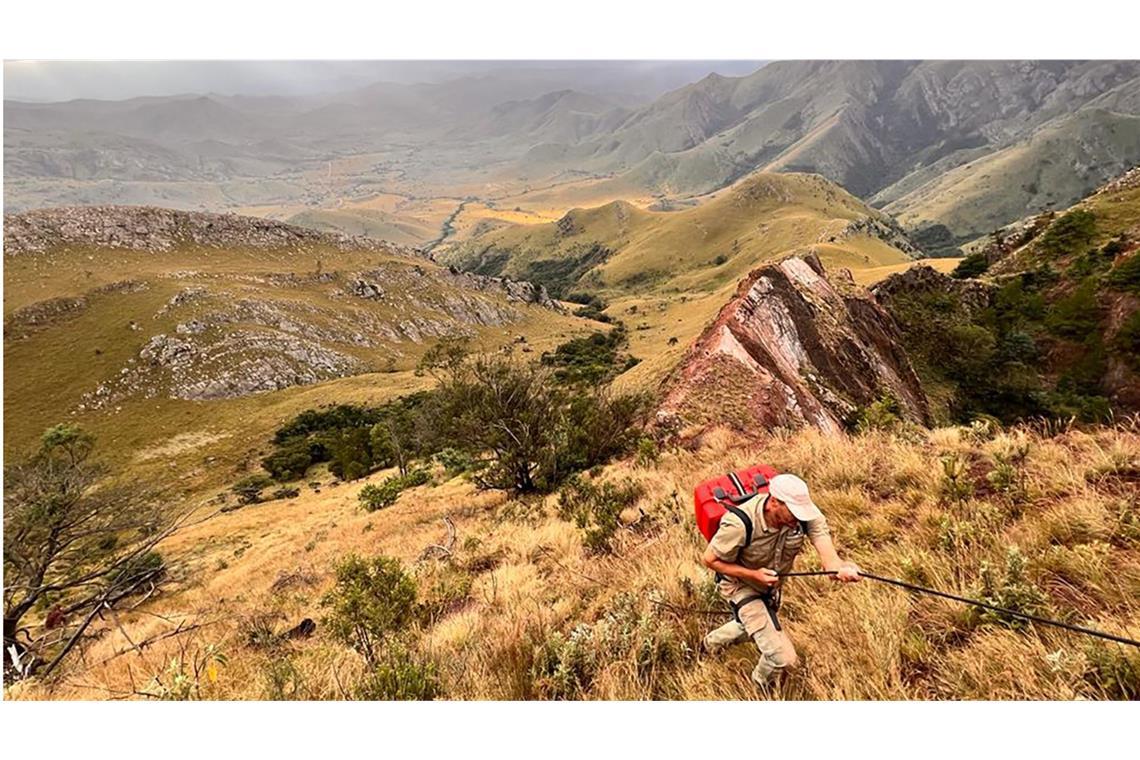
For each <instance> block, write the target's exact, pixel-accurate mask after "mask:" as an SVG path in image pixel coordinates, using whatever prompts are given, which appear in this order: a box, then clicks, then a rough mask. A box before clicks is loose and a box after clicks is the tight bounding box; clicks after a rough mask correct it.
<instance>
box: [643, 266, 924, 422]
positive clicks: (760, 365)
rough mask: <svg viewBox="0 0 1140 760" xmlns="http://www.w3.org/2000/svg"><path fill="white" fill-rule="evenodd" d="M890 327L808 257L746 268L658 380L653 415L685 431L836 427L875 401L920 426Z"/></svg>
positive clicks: (851, 288) (864, 296)
mask: <svg viewBox="0 0 1140 760" xmlns="http://www.w3.org/2000/svg"><path fill="white" fill-rule="evenodd" d="M900 337H901V336H900V334H899V331H898V327H897V325H896V324H895V322H894V320H893V319H892V318H891V316H890V315H889V314H888V313H887V312H886V311H885V310H884V309H883V308H882V307H881V306H880V305H879V304H878V303H877V302H876V301H875V299H874V298H873V297H872V296H871V295H870V294H869V293H867V292H866V291H864V290H862V289H860V288H858V287H856V286H855V284H854V282H853V281H852V280H851V278H850V273H848V272H847V271H846V270H839V271H838V272H836V273H835V274H833V275H832V276H831V278H830V279H829V278H828V276H827V275H826V274H825V272H824V269H823V266H822V264H821V263H820V261H819V259H818V258H817V257H816V256H814V255H808V256H804V257H793V258H788V259H785V260H783V261H781V262H779V263H776V264H771V265H767V266H764V267H761V268H759V269H756V270H754V271H753V272H752V273H751V274H749V275H748V277H746V278H745V279H744V280H743V281H742V282H741V283H740V285H739V287H738V288H737V291H736V294H735V296H734V297H733V298H732V300H730V301H729V302H728V303H727V304H726V305H725V306H724V307H723V308H722V309H721V311H720V313H719V314H718V315H717V317H716V319H715V320H714V321H713V322H712V324H711V325H710V326H709V327H708V328H706V329H705V331H704V333H703V334H702V335H701V336H700V338H698V339H697V341H696V343H695V344H694V345H693V346H692V347H691V348H690V349H689V351H688V352H687V354H686V356H685V358H684V359H683V360H682V362H681V364H680V365H679V367H678V368H677V369H676V370H675V371H674V372H673V373H672V375H671V376H670V377H669V378H668V379H667V380H666V381H665V389H664V390H665V394H664V395H665V401H664V403H663V405H662V409H663V411H664V412H665V413H666V414H675V415H677V416H679V417H680V418H681V419H682V420H683V421H684V422H685V423H688V424H698V425H706V424H727V425H729V426H730V427H734V428H737V429H740V430H742V431H745V432H754V431H756V430H760V429H764V428H772V427H800V426H813V427H817V428H820V429H822V430H824V431H826V432H838V431H840V430H842V429H843V425H844V420H845V419H846V418H847V417H848V416H849V415H850V414H851V413H852V412H853V411H854V410H855V409H856V408H858V407H860V406H864V405H866V404H870V403H872V402H874V401H876V400H878V399H879V398H881V397H882V396H883V395H884V394H887V393H889V394H891V395H892V396H893V397H894V398H896V399H897V400H898V402H899V405H900V407H901V409H902V412H903V414H904V415H905V416H906V417H908V418H910V419H913V420H916V421H926V420H927V418H928V414H929V412H928V404H927V399H926V396H925V394H924V392H923V389H922V386H921V384H920V383H919V380H918V377H917V376H916V375H915V373H914V370H913V368H912V367H911V365H910V361H909V360H908V359H907V356H906V353H905V352H904V351H903V349H902V348H901V344H900Z"/></svg>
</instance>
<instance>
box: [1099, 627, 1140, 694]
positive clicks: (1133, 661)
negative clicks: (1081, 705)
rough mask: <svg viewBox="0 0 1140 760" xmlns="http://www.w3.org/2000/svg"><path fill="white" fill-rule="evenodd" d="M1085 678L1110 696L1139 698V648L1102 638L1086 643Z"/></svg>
mask: <svg viewBox="0 0 1140 760" xmlns="http://www.w3.org/2000/svg"><path fill="white" fill-rule="evenodd" d="M1085 658H1086V660H1087V661H1088V668H1087V669H1086V671H1085V681H1086V682H1088V683H1089V684H1090V685H1092V686H1094V687H1096V689H1097V690H1098V691H1099V692H1101V693H1102V694H1103V695H1104V696H1105V697H1107V698H1109V699H1120V700H1123V699H1127V700H1136V699H1140V650H1137V649H1134V648H1130V647H1125V646H1120V645H1119V644H1109V643H1101V642H1099V641H1098V642H1089V643H1088V644H1087V645H1086V647H1085Z"/></svg>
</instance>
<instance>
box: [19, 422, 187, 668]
mask: <svg viewBox="0 0 1140 760" xmlns="http://www.w3.org/2000/svg"><path fill="white" fill-rule="evenodd" d="M94 445H95V442H94V439H93V438H92V437H91V436H90V435H87V434H86V433H84V432H83V431H82V430H81V429H79V428H77V427H74V426H70V425H56V426H55V427H53V428H51V429H49V430H48V431H47V432H45V433H44V435H43V438H42V439H41V444H40V448H39V450H38V451H37V452H36V453H35V454H34V455H33V456H31V457H30V458H29V459H27V460H26V461H23V462H20V463H18V464H16V465H13V466H10V467H8V468H6V469H5V472H4V664H5V668H6V669H7V670H8V671H9V672H10V673H12V674H13V675H15V676H16V677H22V676H27V675H31V674H33V673H36V674H40V675H47V674H48V673H50V672H51V671H53V670H54V669H55V668H56V667H58V665H59V664H60V663H61V662H62V661H63V659H64V658H65V657H66V656H67V655H68V654H69V653H70V652H71V651H72V650H73V649H74V648H75V647H76V646H77V645H78V644H79V643H80V642H81V640H82V639H83V636H84V634H85V632H86V631H87V629H88V627H89V626H90V625H91V623H92V622H93V621H94V619H95V617H96V616H97V615H98V614H99V613H100V612H102V611H103V610H105V609H108V608H110V607H112V606H114V605H115V604H116V603H117V602H119V601H120V600H122V599H124V598H127V597H129V596H131V595H132V594H135V593H138V592H140V591H144V590H147V589H150V588H153V586H154V585H155V584H157V583H158V582H159V581H160V580H161V578H162V577H163V574H164V572H165V563H164V561H163V559H162V556H161V555H160V554H158V553H157V552H156V551H155V547H156V546H157V544H158V543H159V542H160V541H161V540H163V539H164V538H166V537H167V536H169V535H170V534H171V533H172V532H173V531H174V530H175V528H176V527H177V525H178V524H179V523H180V521H181V519H180V518H178V517H176V516H174V515H172V514H170V513H169V511H168V510H161V509H160V508H159V507H158V506H157V502H156V500H155V499H153V498H151V494H149V493H148V492H147V491H146V490H144V489H143V488H142V487H140V486H138V485H133V484H132V485H118V484H113V483H109V482H106V480H105V477H104V476H105V475H106V470H105V468H104V467H102V466H101V465H100V464H98V463H96V462H93V461H92V460H91V453H92V450H93V449H94ZM35 613H38V614H35Z"/></svg>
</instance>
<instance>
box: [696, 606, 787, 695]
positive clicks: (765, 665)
mask: <svg viewBox="0 0 1140 760" xmlns="http://www.w3.org/2000/svg"><path fill="white" fill-rule="evenodd" d="M753 595H755V592H752V591H750V590H745V591H743V592H738V593H734V594H732V596H733V597H737V596H739V597H742V598H744V597H747V596H753ZM730 601H733V602H737V601H739V600H737V599H730ZM737 614H738V615H739V617H740V620H739V621H737V620H736V619H733V620H729V621H728V622H727V623H725V624H724V625H722V626H721V627H720V628H717V629H716V630H713V631H710V632H709V633H708V635H707V636H705V640H704V643H705V649H707V650H708V651H710V652H718V651H720V650H723V649H724V648H725V647H729V646H732V645H733V644H738V643H740V642H742V641H745V640H747V639H749V638H751V639H752V642H753V643H754V644H755V645H756V649H757V650H758V651H759V652H760V661H759V662H757V663H756V667H755V669H753V671H752V680H753V681H755V682H756V684H757V685H758V686H767V685H768V684H769V683H770V682H771V680H772V679H773V678H774V677H775V676H776V675H777V674H779V673H781V672H783V671H785V670H787V669H788V668H791V667H794V666H795V664H796V650H795V647H793V646H792V640H791V639H790V638H788V634H787V633H785V632H784V631H780V630H777V629H776V624H775V623H774V622H773V621H772V615H771V614H770V613H769V612H768V607H767V606H766V605H765V604H764V602H762V601H759V600H757V601H754V602H750V603H749V604H745V605H744V606H742V607H740V608H739V610H738V612H737Z"/></svg>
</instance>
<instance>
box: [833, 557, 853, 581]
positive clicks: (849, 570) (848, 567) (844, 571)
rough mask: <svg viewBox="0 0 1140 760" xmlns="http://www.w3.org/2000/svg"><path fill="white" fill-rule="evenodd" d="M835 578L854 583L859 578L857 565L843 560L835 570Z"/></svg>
mask: <svg viewBox="0 0 1140 760" xmlns="http://www.w3.org/2000/svg"><path fill="white" fill-rule="evenodd" d="M834 577H835V580H837V581H845V582H847V583H855V582H856V581H858V580H859V566H858V565H856V564H855V563H854V562H844V563H843V564H842V565H840V566H839V569H838V570H836V571H835V576H834Z"/></svg>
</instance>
